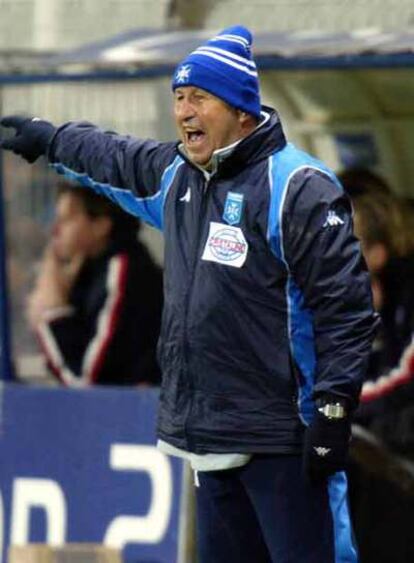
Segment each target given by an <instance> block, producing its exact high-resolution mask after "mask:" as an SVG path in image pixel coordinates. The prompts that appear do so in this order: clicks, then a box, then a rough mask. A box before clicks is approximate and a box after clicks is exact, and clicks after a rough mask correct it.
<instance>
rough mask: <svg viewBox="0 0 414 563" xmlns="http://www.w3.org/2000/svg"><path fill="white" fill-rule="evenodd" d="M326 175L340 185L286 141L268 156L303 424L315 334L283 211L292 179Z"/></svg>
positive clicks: (273, 241)
mask: <svg viewBox="0 0 414 563" xmlns="http://www.w3.org/2000/svg"><path fill="white" fill-rule="evenodd" d="M309 168H311V169H313V170H317V171H319V172H322V173H323V174H327V175H328V176H329V177H330V178H331V179H332V180H333V181H335V183H336V184H337V185H338V187H340V184H339V182H338V181H337V180H336V178H335V176H334V175H333V173H332V172H331V171H330V170H329V169H328V168H326V167H325V166H324V165H323V163H322V162H320V161H318V160H316V159H313V158H312V157H311V156H309V155H307V154H306V153H304V152H302V151H300V150H298V149H296V148H295V147H294V146H293V145H292V144H290V143H289V144H287V145H286V147H285V148H284V149H282V150H281V151H279V152H277V153H275V154H274V155H272V156H271V157H270V158H269V185H270V205H269V219H268V233H267V234H268V240H269V245H270V248H271V250H272V252H273V253H274V254H275V256H276V257H277V258H278V259H279V260H280V261H281V262H282V263H283V264H284V266H285V268H286V272H287V282H286V303H287V324H288V327H287V328H288V334H289V340H290V350H291V354H292V357H293V359H294V361H295V362H296V364H297V365H298V367H299V369H300V371H301V374H302V375H303V381H301V382H300V385H298V412H299V416H300V417H301V419H302V421H303V423H304V424H308V423H309V421H310V420H311V417H312V413H313V401H312V398H311V397H312V389H313V384H314V377H315V371H316V353H315V336H314V330H313V315H312V312H311V311H310V310H309V309H307V308H306V307H305V303H304V297H303V293H302V291H301V290H300V288H299V287H298V286H297V284H296V283H295V280H294V279H293V276H292V274H291V272H290V268H289V264H288V262H287V260H286V257H285V252H284V245H283V211H284V205H285V200H286V196H287V193H288V189H289V185H290V181H291V179H292V178H293V177H294V176H295V174H297V173H298V172H300V171H301V170H305V169H309Z"/></svg>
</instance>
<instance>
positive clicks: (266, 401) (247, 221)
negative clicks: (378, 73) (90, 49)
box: [49, 108, 376, 453]
mask: <svg viewBox="0 0 414 563" xmlns="http://www.w3.org/2000/svg"><path fill="white" fill-rule="evenodd" d="M263 116H264V119H263V121H262V124H261V126H260V127H259V128H257V129H256V130H255V131H254V132H253V133H252V134H251V135H249V136H248V137H247V138H245V139H243V140H242V141H241V142H240V143H239V144H238V145H237V147H236V148H235V150H234V151H233V153H232V154H231V155H230V156H229V157H228V158H226V159H225V160H224V161H223V162H221V164H220V165H219V166H218V169H217V171H216V173H215V174H214V175H213V176H212V177H211V179H210V180H208V181H207V180H206V177H205V175H204V174H203V172H202V171H201V170H200V169H199V168H197V167H196V166H194V165H193V164H192V163H191V162H189V161H188V160H187V159H186V157H185V156H184V155H183V154H181V153H180V149H179V146H178V145H177V143H160V142H156V141H151V140H141V139H136V138H132V137H128V136H119V135H116V134H114V133H109V132H107V133H105V132H103V131H100V130H99V129H97V128H96V127H94V126H93V125H91V124H89V123H68V124H66V125H64V126H63V127H61V128H60V129H59V130H58V132H57V134H56V136H55V138H54V140H53V142H52V144H51V147H50V154H49V159H50V161H51V162H53V163H54V164H55V167H56V169H57V170H58V171H59V172H61V173H64V174H66V175H67V176H69V177H71V178H72V179H74V178H75V179H77V180H78V181H80V182H81V183H82V184H84V185H85V186H89V187H92V188H93V189H95V190H96V191H98V192H99V193H104V194H106V195H107V196H108V197H110V198H111V199H112V200H114V201H117V202H118V203H119V204H120V205H121V206H122V207H124V208H125V209H126V210H127V211H129V212H130V213H133V214H136V215H138V216H140V217H141V218H143V219H144V220H146V221H148V222H149V223H150V224H152V225H154V226H156V227H158V228H161V229H162V230H163V231H164V236H165V272H164V293H165V302H164V313H163V322H162V328H161V336H160V341H159V358H160V362H161V369H162V373H163V383H162V389H161V404H160V410H159V421H158V435H159V437H160V438H161V439H163V440H165V441H167V442H169V443H170V444H172V445H174V446H176V447H179V448H183V449H186V450H189V451H192V452H195V453H205V452H281V453H283V452H285V453H289V452H295V451H298V450H299V448H300V446H301V441H302V435H303V430H304V425H305V424H306V423H307V422H308V421H309V420H310V418H311V416H312V411H313V401H314V399H315V398H316V397H318V396H319V395H323V394H326V393H329V394H332V395H336V396H338V397H342V398H344V399H346V400H347V401H348V402H349V404H351V405H355V404H356V402H357V398H358V394H359V391H360V387H361V382H362V379H363V376H364V372H365V369H366V363H367V358H368V354H369V351H370V345H371V340H372V337H373V332H374V327H375V325H376V318H375V315H374V313H373V310H372V303H371V292H370V284H369V279H368V274H367V271H366V268H365V264H364V261H363V259H362V258H361V253H360V248H359V244H358V242H357V240H356V239H355V237H354V236H353V234H352V217H351V208H350V204H349V201H348V199H347V198H346V197H345V196H344V194H343V191H342V189H341V187H340V186H339V184H338V182H337V180H336V179H335V177H334V175H333V174H332V172H331V171H330V170H328V169H327V168H326V167H325V166H324V165H323V164H322V163H321V162H319V161H317V160H315V159H313V158H311V157H310V156H309V155H307V154H306V153H304V152H302V151H299V150H298V149H296V148H295V147H294V146H293V145H291V144H287V143H286V140H285V137H284V134H283V131H282V127H281V124H280V121H279V119H278V116H277V114H276V113H275V112H274V111H273V110H270V109H268V108H264V113H263Z"/></svg>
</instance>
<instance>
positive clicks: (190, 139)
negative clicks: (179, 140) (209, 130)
mask: <svg viewBox="0 0 414 563" xmlns="http://www.w3.org/2000/svg"><path fill="white" fill-rule="evenodd" d="M205 136H206V135H205V133H204V132H203V131H201V129H196V130H194V131H186V132H185V138H186V142H187V144H188V145H196V144H198V143H200V142H201V141H203V140H204V138H205Z"/></svg>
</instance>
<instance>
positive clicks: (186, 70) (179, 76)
mask: <svg viewBox="0 0 414 563" xmlns="http://www.w3.org/2000/svg"><path fill="white" fill-rule="evenodd" d="M190 73H191V65H183V66H180V68H179V69H178V70H177V73H176V75H175V81H176V82H177V83H178V84H185V83H186V82H188V80H189V79H190Z"/></svg>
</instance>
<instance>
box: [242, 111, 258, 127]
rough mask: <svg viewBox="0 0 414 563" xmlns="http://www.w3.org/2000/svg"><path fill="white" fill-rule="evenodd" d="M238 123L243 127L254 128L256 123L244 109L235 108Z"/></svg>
mask: <svg viewBox="0 0 414 563" xmlns="http://www.w3.org/2000/svg"><path fill="white" fill-rule="evenodd" d="M237 113H238V118H239V123H240V125H241V127H242V128H243V129H254V128H255V127H256V125H257V121H256V119H255V118H254V117H253V115H250V113H247V112H246V111H242V110H241V109H238V110H237Z"/></svg>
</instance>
